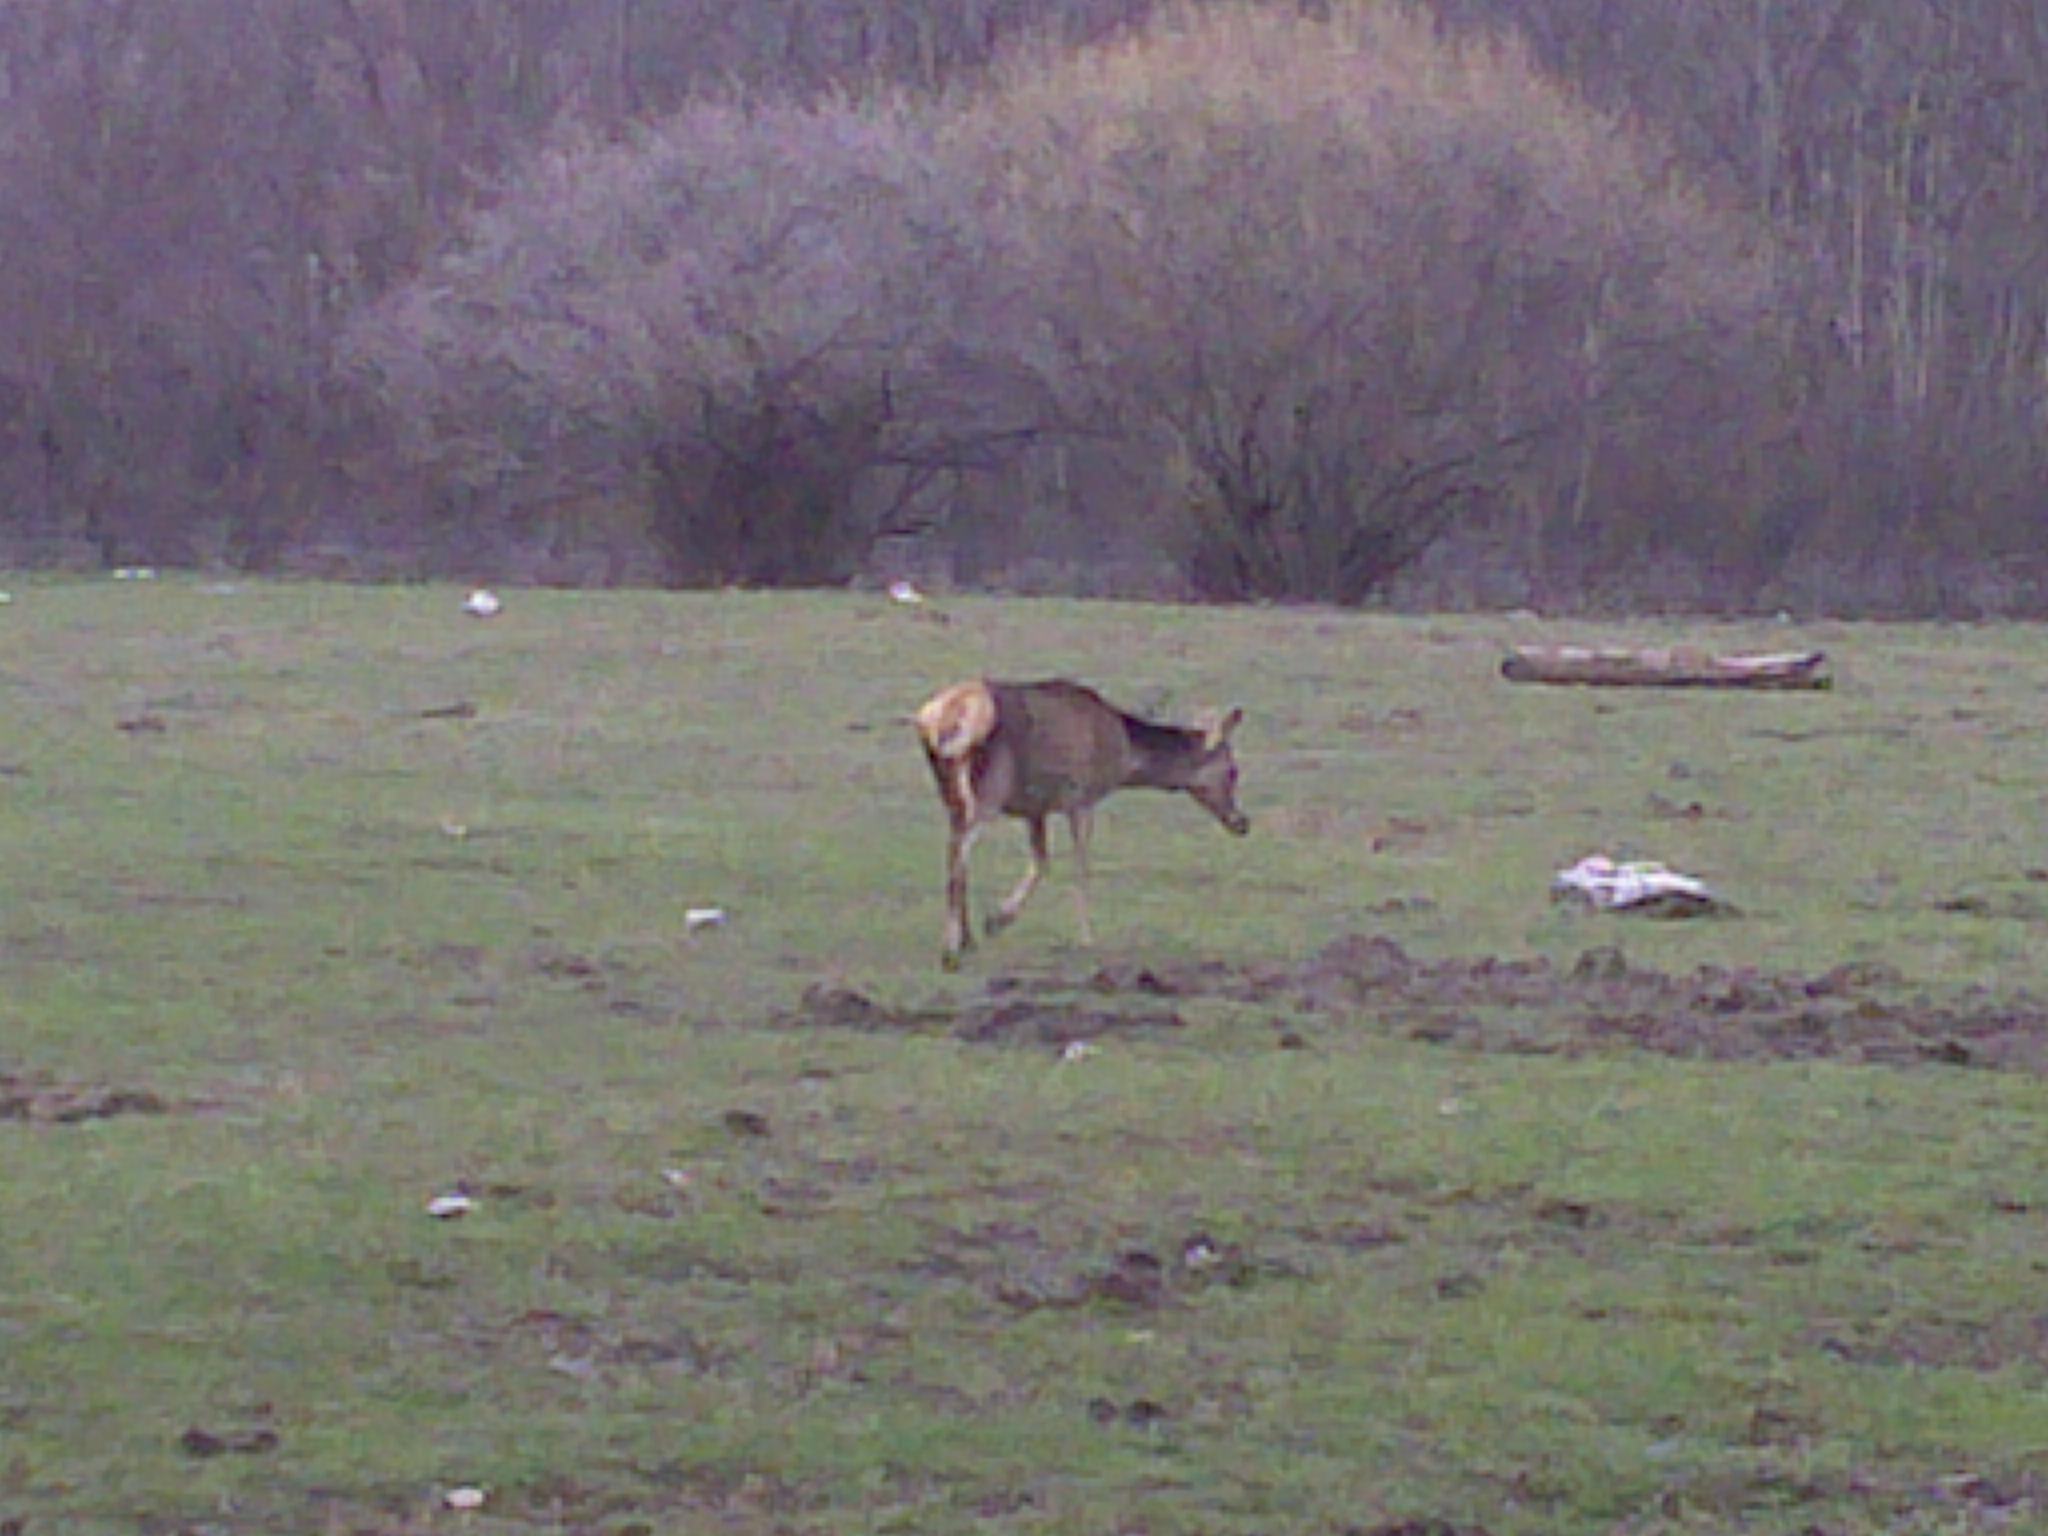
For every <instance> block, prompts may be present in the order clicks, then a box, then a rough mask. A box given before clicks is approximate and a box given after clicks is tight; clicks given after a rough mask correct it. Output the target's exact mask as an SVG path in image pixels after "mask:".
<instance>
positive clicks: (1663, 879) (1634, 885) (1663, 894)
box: [1550, 853, 1722, 917]
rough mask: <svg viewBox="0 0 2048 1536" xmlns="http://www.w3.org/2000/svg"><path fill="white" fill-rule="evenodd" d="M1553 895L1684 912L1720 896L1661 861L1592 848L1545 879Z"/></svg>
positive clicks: (1624, 908) (1710, 907)
mask: <svg viewBox="0 0 2048 1536" xmlns="http://www.w3.org/2000/svg"><path fill="white" fill-rule="evenodd" d="M1550 895H1551V899H1552V900H1553V901H1580V902H1584V903H1585V904H1586V905H1587V906H1589V907H1593V908H1595V909H1596V910H1598V911H1601V912H1653V913H1657V914H1659V915H1662V916H1666V917H1687V916H1692V915H1694V914H1696V913H1703V912H1711V911H1714V910H1716V909H1718V908H1719V907H1720V906H1721V905H1722V903H1721V898H1720V897H1718V896H1716V895H1715V894H1714V893H1713V891H1712V890H1710V889H1708V887H1707V884H1706V882H1705V881H1703V880H1699V879H1696V878H1695V877H1694V876H1692V875H1683V874H1680V873H1679V872H1678V871H1677V870H1675V869H1668V868H1666V867H1665V866H1664V865H1662V864H1655V863H1650V862H1647V861H1641V862H1636V863H1630V864H1617V863H1615V862H1614V860H1612V859H1610V858H1608V857H1607V856H1606V855H1604V854H1598V853H1596V854H1592V855H1589V856H1588V857H1586V858H1583V859H1581V860H1579V862H1578V863H1576V864H1574V865H1573V866H1572V867H1571V868H1570V869H1561V870H1559V871H1558V872H1557V875H1556V877H1555V878H1554V879H1553V880H1552V881H1551V882H1550Z"/></svg>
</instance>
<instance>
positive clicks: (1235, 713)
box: [1204, 704, 1244, 751]
mask: <svg viewBox="0 0 2048 1536" xmlns="http://www.w3.org/2000/svg"><path fill="white" fill-rule="evenodd" d="M1242 724H1244V706H1243V705H1241V704H1234V705H1232V706H1231V709H1230V712H1229V713H1228V714H1226V715H1225V716H1223V718H1222V719H1220V720H1212V721H1211V722H1210V723H1209V725H1208V727H1207V729H1206V731H1205V732H1204V734H1205V735H1206V737H1207V739H1208V745H1209V747H1210V749H1211V750H1212V751H1213V750H1214V749H1215V748H1217V747H1220V746H1222V745H1223V744H1224V743H1225V742H1227V741H1229V740H1230V733H1231V732H1232V731H1235V730H1236V729H1237V728H1238V727H1239V726H1240V725H1242Z"/></svg>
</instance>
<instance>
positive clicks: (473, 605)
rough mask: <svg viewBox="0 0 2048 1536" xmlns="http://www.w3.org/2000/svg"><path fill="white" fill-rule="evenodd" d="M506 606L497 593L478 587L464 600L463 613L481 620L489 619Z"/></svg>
mask: <svg viewBox="0 0 2048 1536" xmlns="http://www.w3.org/2000/svg"><path fill="white" fill-rule="evenodd" d="M504 606H505V605H504V604H503V603H502V602H500V601H499V600H498V594H497V593H495V592H492V591H490V590H488V589H486V588H484V587H478V588H477V589H476V590H475V591H474V592H472V593H470V594H469V596H468V597H466V598H464V599H463V600H462V611H463V612H464V613H467V614H470V615H472V616H474V617H476V618H479V619H488V618H489V617H490V616H491V615H492V614H494V613H496V612H497V611H498V610H499V609H501V608H503V607H504Z"/></svg>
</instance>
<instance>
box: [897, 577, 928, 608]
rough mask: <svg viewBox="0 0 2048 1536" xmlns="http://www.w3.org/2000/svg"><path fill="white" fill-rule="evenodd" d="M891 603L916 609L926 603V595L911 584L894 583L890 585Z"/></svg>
mask: <svg viewBox="0 0 2048 1536" xmlns="http://www.w3.org/2000/svg"><path fill="white" fill-rule="evenodd" d="M889 601H890V602H892V603H902V604H904V605H906V606H907V607H913V608H914V607H916V606H917V605H918V604H919V603H921V602H923V601H924V594H923V593H922V592H920V591H918V590H917V588H916V587H915V586H913V585H912V584H911V583H910V582H907V581H892V582H890V583H889Z"/></svg>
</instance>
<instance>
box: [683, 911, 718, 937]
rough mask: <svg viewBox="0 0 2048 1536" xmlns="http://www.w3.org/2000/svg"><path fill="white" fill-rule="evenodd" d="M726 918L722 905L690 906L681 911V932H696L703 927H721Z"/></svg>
mask: <svg viewBox="0 0 2048 1536" xmlns="http://www.w3.org/2000/svg"><path fill="white" fill-rule="evenodd" d="M727 920H728V919H727V914H726V910H725V908H723V907H690V908H688V909H686V910H685V911H684V913H683V932H685V933H697V932H699V931H701V930H703V929H705V928H723V927H724V926H725V925H726V922H727Z"/></svg>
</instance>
